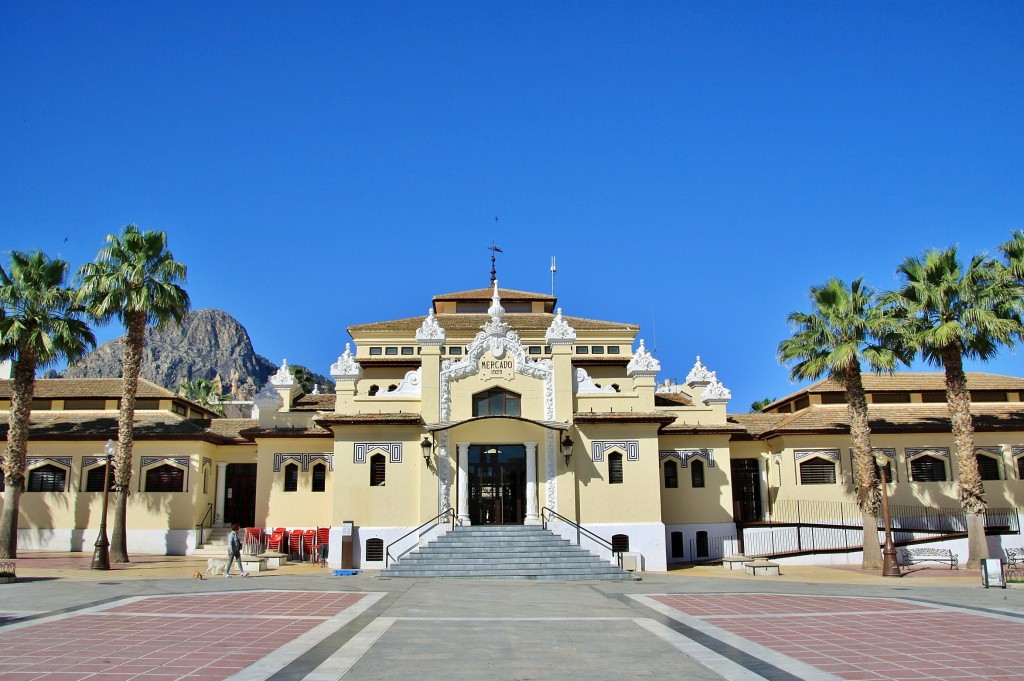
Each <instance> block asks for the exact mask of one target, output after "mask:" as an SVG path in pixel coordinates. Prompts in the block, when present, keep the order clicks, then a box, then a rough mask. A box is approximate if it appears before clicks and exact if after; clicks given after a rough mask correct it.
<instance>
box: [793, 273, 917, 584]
mask: <svg viewBox="0 0 1024 681" xmlns="http://www.w3.org/2000/svg"><path fill="white" fill-rule="evenodd" d="M811 306H812V308H813V309H812V311H811V312H810V313H804V312H794V313H792V314H791V315H789V318H788V321H789V323H790V325H791V326H792V327H793V329H794V333H793V337H792V338H787V339H786V340H784V341H782V342H781V343H779V350H778V357H779V361H780V362H781V363H783V364H791V365H792V369H791V370H790V374H789V376H790V379H792V380H817V379H819V378H821V377H822V376H828V377H829V378H830V379H832V380H833V381H836V382H837V383H839V384H840V385H842V386H843V387H844V389H845V391H846V404H847V412H848V414H849V417H850V441H851V447H852V449H853V461H854V467H855V469H856V478H857V479H856V484H857V504H858V505H859V507H860V510H861V514H862V516H863V521H864V558H863V563H862V565H861V567H862V568H863V569H865V570H867V569H878V568H881V567H882V550H881V547H880V546H879V542H878V505H879V502H880V499H881V497H880V494H879V490H878V476H877V474H876V469H875V463H874V456H873V454H872V451H871V428H870V426H869V423H868V403H867V399H866V397H865V396H864V385H863V382H862V380H861V363H862V362H866V363H867V364H868V366H869V367H871V369H872V370H874V371H893V370H894V369H895V368H896V366H897V364H899V363H901V362H902V363H909V360H910V357H911V356H912V355H911V354H910V353H908V352H906V351H905V350H903V349H902V348H901V347H900V346H898V345H896V344H895V343H892V342H890V341H891V337H890V327H891V321H890V320H889V318H888V315H887V314H886V313H885V310H884V308H883V307H882V306H881V305H880V304H879V301H878V295H877V293H876V292H875V291H874V290H873V289H872V288H870V287H869V286H866V285H864V283H863V282H862V280H860V279H857V280H856V281H854V282H853V283H852V284H851V285H850V286H849V287H847V285H846V283H845V282H843V281H841V280H839V279H835V278H833V279H829V280H828V281H827V282H826V283H825V285H824V286H820V287H813V288H811ZM908 355H909V356H908Z"/></svg>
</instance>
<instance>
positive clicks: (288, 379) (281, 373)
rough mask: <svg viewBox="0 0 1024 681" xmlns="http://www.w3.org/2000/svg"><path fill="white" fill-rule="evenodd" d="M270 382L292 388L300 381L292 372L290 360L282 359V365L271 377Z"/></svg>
mask: <svg viewBox="0 0 1024 681" xmlns="http://www.w3.org/2000/svg"><path fill="white" fill-rule="evenodd" d="M270 382H271V383H273V384H274V385H275V386H278V387H280V388H290V387H292V386H294V385H296V384H297V383H298V382H297V381H296V380H295V377H294V376H292V372H291V371H290V370H289V369H288V360H287V359H284V360H281V367H280V368H279V369H278V370H277V373H276V374H274V375H273V376H271V377H270Z"/></svg>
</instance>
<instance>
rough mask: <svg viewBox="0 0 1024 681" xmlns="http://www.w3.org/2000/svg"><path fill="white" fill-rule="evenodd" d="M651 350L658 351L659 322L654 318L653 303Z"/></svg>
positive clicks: (652, 308) (652, 309) (652, 307)
mask: <svg viewBox="0 0 1024 681" xmlns="http://www.w3.org/2000/svg"><path fill="white" fill-rule="evenodd" d="M651 341H652V342H651V352H657V351H658V324H657V322H655V320H654V306H653V305H651Z"/></svg>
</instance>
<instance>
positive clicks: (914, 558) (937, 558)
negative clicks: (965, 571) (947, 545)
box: [900, 547, 960, 570]
mask: <svg viewBox="0 0 1024 681" xmlns="http://www.w3.org/2000/svg"><path fill="white" fill-rule="evenodd" d="M900 552H901V553H902V554H903V560H902V561H901V565H903V566H904V567H907V566H909V565H917V564H918V563H924V562H933V563H945V564H946V565H948V566H949V569H950V570H959V569H960V559H959V558H958V557H957V555H956V554H955V553H953V552H952V551H950V550H949V549H928V548H922V547H908V548H905V549H900Z"/></svg>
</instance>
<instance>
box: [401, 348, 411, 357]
mask: <svg viewBox="0 0 1024 681" xmlns="http://www.w3.org/2000/svg"><path fill="white" fill-rule="evenodd" d="M402 354H403V355H411V354H413V351H412V348H402Z"/></svg>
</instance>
